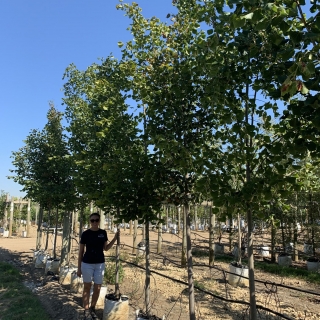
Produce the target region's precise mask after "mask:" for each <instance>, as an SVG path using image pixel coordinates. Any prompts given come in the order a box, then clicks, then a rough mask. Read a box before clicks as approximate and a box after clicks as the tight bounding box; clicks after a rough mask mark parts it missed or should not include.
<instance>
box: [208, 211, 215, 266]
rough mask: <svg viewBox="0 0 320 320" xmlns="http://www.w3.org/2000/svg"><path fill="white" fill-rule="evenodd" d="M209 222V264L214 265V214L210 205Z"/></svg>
mask: <svg viewBox="0 0 320 320" xmlns="http://www.w3.org/2000/svg"><path fill="white" fill-rule="evenodd" d="M209 212H210V223H209V266H213V265H214V220H215V219H214V215H213V214H212V207H210V211H209Z"/></svg>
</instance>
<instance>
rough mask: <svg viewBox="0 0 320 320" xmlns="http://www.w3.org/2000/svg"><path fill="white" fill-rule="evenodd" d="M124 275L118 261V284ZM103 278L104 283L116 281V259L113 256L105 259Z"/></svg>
mask: <svg viewBox="0 0 320 320" xmlns="http://www.w3.org/2000/svg"><path fill="white" fill-rule="evenodd" d="M124 276H125V272H124V269H123V266H122V263H121V262H119V284H120V283H122V281H123V278H124ZM104 280H105V282H106V284H115V283H116V259H115V258H114V257H108V259H107V263H106V269H105V272H104Z"/></svg>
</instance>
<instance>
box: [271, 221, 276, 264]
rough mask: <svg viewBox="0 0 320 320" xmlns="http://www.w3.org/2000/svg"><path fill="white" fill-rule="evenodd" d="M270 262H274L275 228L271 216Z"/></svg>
mask: <svg viewBox="0 0 320 320" xmlns="http://www.w3.org/2000/svg"><path fill="white" fill-rule="evenodd" d="M271 262H273V263H274V262H276V228H275V225H274V219H273V216H272V217H271Z"/></svg>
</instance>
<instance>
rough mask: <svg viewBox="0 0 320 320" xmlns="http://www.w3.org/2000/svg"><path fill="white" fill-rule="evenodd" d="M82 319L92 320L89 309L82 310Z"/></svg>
mask: <svg viewBox="0 0 320 320" xmlns="http://www.w3.org/2000/svg"><path fill="white" fill-rule="evenodd" d="M83 314H84V317H83V320H92V317H91V312H90V309H88V310H84V313H83Z"/></svg>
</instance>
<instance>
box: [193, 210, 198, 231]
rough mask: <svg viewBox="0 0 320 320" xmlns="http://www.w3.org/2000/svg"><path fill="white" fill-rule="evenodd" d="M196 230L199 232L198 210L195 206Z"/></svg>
mask: <svg viewBox="0 0 320 320" xmlns="http://www.w3.org/2000/svg"><path fill="white" fill-rule="evenodd" d="M194 230H195V231H198V208H197V206H196V205H195V206H194Z"/></svg>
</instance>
